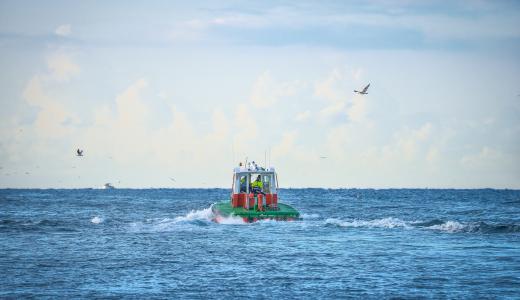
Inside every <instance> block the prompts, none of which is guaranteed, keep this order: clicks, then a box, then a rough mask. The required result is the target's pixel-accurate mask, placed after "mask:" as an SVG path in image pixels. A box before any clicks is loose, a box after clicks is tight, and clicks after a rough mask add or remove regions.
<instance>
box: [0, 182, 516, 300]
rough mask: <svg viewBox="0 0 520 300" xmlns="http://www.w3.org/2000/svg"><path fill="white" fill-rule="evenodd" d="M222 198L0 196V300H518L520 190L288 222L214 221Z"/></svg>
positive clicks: (342, 201)
mask: <svg viewBox="0 0 520 300" xmlns="http://www.w3.org/2000/svg"><path fill="white" fill-rule="evenodd" d="M229 192H230V191H229V190H227V189H143V190H131V189H129V190H119V189H118V190H93V189H80V190H0V270H1V272H2V273H3V274H1V275H0V298H30V297H37V298H62V299H63V298H65V299H68V298H105V297H115V298H121V297H122V298H133V299H148V298H172V299H184V298H185V299H212V298H217V299H229V298H239V297H240V298H255V299H262V298H265V299H315V298H325V299H335V298H376V299H379V298H391V297H399V298H450V299H453V298H466V299H476V298H491V299H495V298H511V299H515V298H516V299H519V298H520V191H518V190H516V191H513V190H492V189H483V190H430V189H392V190H372V189H340V190H328V189H284V190H281V191H280V193H279V195H280V201H281V202H284V203H288V204H291V205H293V206H294V207H295V208H297V209H298V210H300V212H301V213H302V216H303V219H302V220H301V221H294V222H276V221H262V222H258V223H253V224H244V223H242V221H241V220H240V219H234V218H230V219H227V220H226V222H225V224H216V223H213V222H212V221H211V219H212V215H211V210H210V206H211V205H212V203H215V202H216V201H219V200H224V199H228V198H229Z"/></svg>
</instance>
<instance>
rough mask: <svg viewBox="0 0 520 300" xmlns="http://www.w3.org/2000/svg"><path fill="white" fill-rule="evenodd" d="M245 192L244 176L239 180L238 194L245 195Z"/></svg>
mask: <svg viewBox="0 0 520 300" xmlns="http://www.w3.org/2000/svg"><path fill="white" fill-rule="evenodd" d="M246 190H247V185H246V176H242V177H241V178H240V192H241V193H242V192H243V193H245V192H246Z"/></svg>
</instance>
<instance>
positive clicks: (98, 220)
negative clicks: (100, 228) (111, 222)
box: [90, 216, 104, 224]
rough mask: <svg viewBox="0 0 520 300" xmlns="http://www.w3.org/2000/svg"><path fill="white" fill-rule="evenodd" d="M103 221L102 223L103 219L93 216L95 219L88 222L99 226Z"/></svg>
mask: <svg viewBox="0 0 520 300" xmlns="http://www.w3.org/2000/svg"><path fill="white" fill-rule="evenodd" d="M103 221H104V220H103V218H100V217H98V216H95V217H93V218H92V219H91V220H90V222H91V223H92V224H100V223H103Z"/></svg>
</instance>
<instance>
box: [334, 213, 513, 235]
mask: <svg viewBox="0 0 520 300" xmlns="http://www.w3.org/2000/svg"><path fill="white" fill-rule="evenodd" d="M325 225H332V226H338V227H366V228H405V229H413V228H419V229H426V230H434V231H442V232H448V233H457V232H465V233H519V232H520V224H487V223H485V222H458V221H452V220H448V221H443V220H439V219H433V220H430V221H404V220H401V219H399V218H393V217H388V218H381V219H374V220H357V219H354V220H340V219H334V218H329V219H326V220H325Z"/></svg>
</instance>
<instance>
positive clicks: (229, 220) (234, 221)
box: [218, 216, 248, 225]
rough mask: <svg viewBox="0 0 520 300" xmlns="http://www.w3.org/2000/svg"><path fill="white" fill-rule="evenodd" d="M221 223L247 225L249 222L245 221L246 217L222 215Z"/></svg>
mask: <svg viewBox="0 0 520 300" xmlns="http://www.w3.org/2000/svg"><path fill="white" fill-rule="evenodd" d="M218 223H219V224H225V225H247V224H248V223H246V222H244V219H243V218H241V217H237V216H230V217H220V218H219V220H218Z"/></svg>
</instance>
